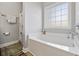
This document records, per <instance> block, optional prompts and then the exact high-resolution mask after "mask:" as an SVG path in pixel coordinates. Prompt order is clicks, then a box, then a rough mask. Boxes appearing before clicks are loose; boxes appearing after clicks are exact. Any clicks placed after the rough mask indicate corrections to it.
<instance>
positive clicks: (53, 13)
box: [44, 3, 70, 29]
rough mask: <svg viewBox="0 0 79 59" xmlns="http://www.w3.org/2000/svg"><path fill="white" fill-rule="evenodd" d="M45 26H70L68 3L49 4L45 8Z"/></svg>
mask: <svg viewBox="0 0 79 59" xmlns="http://www.w3.org/2000/svg"><path fill="white" fill-rule="evenodd" d="M44 11H45V12H44V16H45V28H58V29H59V28H61V29H62V28H66V29H67V28H69V26H70V21H69V18H68V16H69V14H68V3H61V4H58V5H55V6H53V5H48V6H47V7H46V6H45V9H44Z"/></svg>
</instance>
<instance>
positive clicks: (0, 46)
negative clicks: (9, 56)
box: [0, 40, 19, 48]
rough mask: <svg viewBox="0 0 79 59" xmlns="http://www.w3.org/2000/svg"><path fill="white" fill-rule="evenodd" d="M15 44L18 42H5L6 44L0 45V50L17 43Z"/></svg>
mask: <svg viewBox="0 0 79 59" xmlns="http://www.w3.org/2000/svg"><path fill="white" fill-rule="evenodd" d="M17 42H19V40H16V41H11V42H7V43H3V44H0V48H3V47H6V46H9V45H12V44H15V43H17Z"/></svg>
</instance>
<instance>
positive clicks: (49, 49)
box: [28, 33, 79, 56]
mask: <svg viewBox="0 0 79 59" xmlns="http://www.w3.org/2000/svg"><path fill="white" fill-rule="evenodd" d="M29 38H30V39H29V40H28V49H29V51H30V52H32V54H33V55H36V56H74V55H79V51H78V49H75V48H74V47H72V45H73V44H72V42H73V40H71V39H67V34H55V33H54V34H52V35H51V33H48V34H46V35H42V34H39V35H37V34H36V35H31V36H30V37H29ZM68 40H69V41H70V42H69V41H68Z"/></svg>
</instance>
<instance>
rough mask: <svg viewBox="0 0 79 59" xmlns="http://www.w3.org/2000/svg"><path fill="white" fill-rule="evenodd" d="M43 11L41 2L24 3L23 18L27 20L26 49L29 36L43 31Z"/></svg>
mask: <svg viewBox="0 0 79 59" xmlns="http://www.w3.org/2000/svg"><path fill="white" fill-rule="evenodd" d="M41 10H42V9H41V3H39V2H29V3H23V17H24V19H25V21H24V22H25V25H24V26H25V28H24V30H25V40H24V42H25V43H26V44H24V46H25V47H26V45H27V40H26V39H27V35H30V34H32V33H38V32H40V31H41V19H42V17H41V16H42V14H41V13H42V12H41Z"/></svg>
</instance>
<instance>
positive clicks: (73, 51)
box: [28, 37, 79, 56]
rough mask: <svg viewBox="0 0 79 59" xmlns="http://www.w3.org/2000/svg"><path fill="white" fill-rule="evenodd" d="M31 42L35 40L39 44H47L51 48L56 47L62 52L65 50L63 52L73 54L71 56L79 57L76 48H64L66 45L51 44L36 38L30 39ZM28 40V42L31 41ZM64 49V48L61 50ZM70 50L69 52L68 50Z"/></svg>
mask: <svg viewBox="0 0 79 59" xmlns="http://www.w3.org/2000/svg"><path fill="white" fill-rule="evenodd" d="M29 40H34V41H36V42H39V43H42V44H45V45H48V46H50V47H55V48H57V49H60V50H63V51H66V52H68V53H71V54H74V56H79V51H78V49H76V48H74V47H68V46H64V45H59V44H55V43H54V44H53V43H49V42H46V41H43V40H40V39H38V38H36V37H29ZM29 40H28V41H29ZM61 47H62V48H61ZM68 49H69V50H68Z"/></svg>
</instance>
